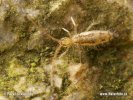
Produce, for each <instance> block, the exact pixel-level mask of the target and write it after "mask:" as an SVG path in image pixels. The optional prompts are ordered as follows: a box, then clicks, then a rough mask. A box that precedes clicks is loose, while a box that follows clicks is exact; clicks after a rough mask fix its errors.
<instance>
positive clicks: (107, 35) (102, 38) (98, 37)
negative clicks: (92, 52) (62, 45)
mask: <svg viewBox="0 0 133 100" xmlns="http://www.w3.org/2000/svg"><path fill="white" fill-rule="evenodd" d="M112 38H113V34H112V33H111V32H110V31H102V30H94V31H88V32H82V33H80V34H77V35H75V36H73V37H72V41H73V43H74V44H79V45H83V46H96V45H98V44H103V43H105V42H108V41H110V40H111V39H112Z"/></svg>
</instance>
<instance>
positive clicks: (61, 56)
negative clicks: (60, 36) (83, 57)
mask: <svg viewBox="0 0 133 100" xmlns="http://www.w3.org/2000/svg"><path fill="white" fill-rule="evenodd" d="M69 48H70V47H67V49H66V50H65V52H63V53H62V54H61V55H60V56H59V58H61V57H63V56H64V55H65V54H66V53H67V52H68V51H69Z"/></svg>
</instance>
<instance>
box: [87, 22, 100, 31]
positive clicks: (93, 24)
mask: <svg viewBox="0 0 133 100" xmlns="http://www.w3.org/2000/svg"><path fill="white" fill-rule="evenodd" d="M97 24H99V22H92V23H91V24H90V25H89V26H88V27H87V28H86V30H85V31H89V30H90V29H91V28H92V27H93V26H95V25H97Z"/></svg>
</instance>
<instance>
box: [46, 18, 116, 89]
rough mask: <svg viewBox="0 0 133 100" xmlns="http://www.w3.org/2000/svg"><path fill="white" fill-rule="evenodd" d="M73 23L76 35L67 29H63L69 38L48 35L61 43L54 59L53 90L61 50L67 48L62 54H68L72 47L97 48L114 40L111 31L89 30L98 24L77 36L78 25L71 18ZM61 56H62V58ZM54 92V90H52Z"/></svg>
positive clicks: (52, 72)
mask: <svg viewBox="0 0 133 100" xmlns="http://www.w3.org/2000/svg"><path fill="white" fill-rule="evenodd" d="M71 21H72V23H73V25H74V33H75V35H73V36H72V35H71V33H70V32H69V31H68V30H67V29H65V28H62V29H63V30H64V31H66V32H67V33H68V35H69V37H63V38H61V39H60V40H58V39H56V38H54V37H52V36H51V35H49V34H47V36H49V37H50V38H51V39H53V40H54V41H57V42H58V43H59V46H58V47H57V49H56V51H55V53H54V57H53V60H52V64H53V67H52V71H51V89H52V87H53V86H54V79H53V77H54V71H55V68H54V67H55V63H54V60H55V59H56V58H57V55H58V53H59V51H60V50H61V48H62V47H67V49H66V51H65V52H64V53H63V54H62V55H64V54H66V52H67V51H68V50H69V48H70V47H71V46H72V45H77V46H97V45H99V44H103V43H105V42H109V41H110V40H112V39H113V37H114V34H113V33H112V32H110V31H106V30H93V31H89V29H90V28H91V27H92V26H93V25H95V24H97V23H92V24H91V25H90V26H89V27H88V28H87V29H86V30H85V32H81V33H80V34H77V25H76V23H75V21H74V19H73V18H72V17H71ZM62 55H61V56H62ZM52 91H53V90H52Z"/></svg>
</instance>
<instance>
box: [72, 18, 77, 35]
mask: <svg viewBox="0 0 133 100" xmlns="http://www.w3.org/2000/svg"><path fill="white" fill-rule="evenodd" d="M71 21H72V24H73V25H74V34H77V26H78V25H77V24H76V23H75V21H74V19H73V17H71Z"/></svg>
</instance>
